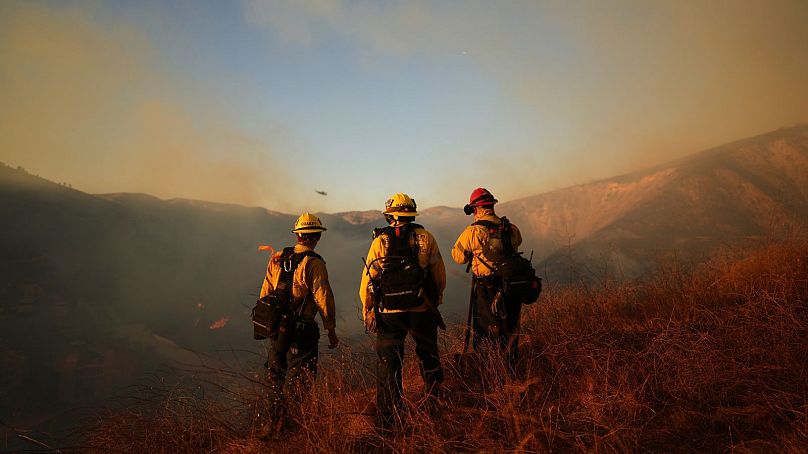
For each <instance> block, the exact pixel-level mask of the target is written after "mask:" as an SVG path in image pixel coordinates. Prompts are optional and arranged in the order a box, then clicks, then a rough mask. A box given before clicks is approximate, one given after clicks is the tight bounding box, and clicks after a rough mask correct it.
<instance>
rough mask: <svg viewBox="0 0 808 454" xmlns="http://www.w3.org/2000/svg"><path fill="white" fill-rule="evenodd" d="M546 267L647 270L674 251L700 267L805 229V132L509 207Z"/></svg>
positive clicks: (560, 273)
mask: <svg viewBox="0 0 808 454" xmlns="http://www.w3.org/2000/svg"><path fill="white" fill-rule="evenodd" d="M497 211H498V212H500V213H503V214H506V215H508V216H509V217H510V218H511V219H513V220H514V222H517V223H518V224H519V225H520V227H522V230H523V231H524V233H525V236H526V237H527V239H528V240H529V242H530V243H532V244H533V245H535V247H537V253H538V254H539V258H540V259H543V260H544V263H543V264H542V267H543V268H545V269H546V270H548V272H549V273H550V274H554V275H556V276H557V277H565V278H566V277H568V276H565V275H564V273H565V272H566V270H567V268H568V267H569V252H570V250H569V249H567V246H571V247H572V248H571V253H572V256H573V260H574V261H575V262H576V263H577V265H586V266H590V267H593V268H594V269H601V270H602V269H603V267H604V266H606V265H607V264H608V265H612V266H614V267H618V268H619V270H618V271H622V272H624V273H625V274H626V275H628V276H634V275H637V274H638V273H642V272H644V271H647V270H649V269H650V268H652V267H653V265H654V263H655V259H656V257H657V256H658V255H659V254H663V253H669V252H671V251H672V250H676V251H677V253H678V254H679V255H680V256H681V257H684V258H688V259H695V260H699V259H701V258H704V257H705V255H707V254H708V253H709V252H710V251H712V250H714V249H715V248H716V247H717V246H720V245H725V244H738V243H741V242H744V241H747V240H749V239H754V238H760V237H782V236H784V235H788V234H792V233H796V232H805V231H806V229H807V228H808V126H806V125H801V126H796V127H791V128H784V129H779V130H776V131H773V132H771V133H768V134H763V135H760V136H757V137H752V138H749V139H745V140H740V141H737V142H733V143H730V144H727V145H724V146H721V147H717V148H713V149H710V150H707V151H703V152H701V153H697V154H695V155H692V156H689V157H687V158H685V159H681V160H678V161H674V162H671V163H668V164H665V165H660V166H657V167H655V168H652V169H648V170H646V171H641V172H636V173H632V174H628V175H623V176H620V177H615V178H609V179H605V180H600V181H597V182H593V183H589V184H583V185H578V186H573V187H569V188H564V189H559V190H557V191H552V192H549V193H545V194H540V195H536V196H532V197H526V198H523V199H519V200H514V201H510V202H505V203H502V204H499V205H498V206H497Z"/></svg>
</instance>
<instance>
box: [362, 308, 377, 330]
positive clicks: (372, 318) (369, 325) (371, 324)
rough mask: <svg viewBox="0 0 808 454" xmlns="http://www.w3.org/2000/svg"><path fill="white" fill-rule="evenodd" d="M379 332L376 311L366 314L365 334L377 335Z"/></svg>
mask: <svg viewBox="0 0 808 454" xmlns="http://www.w3.org/2000/svg"><path fill="white" fill-rule="evenodd" d="M378 331H379V329H378V327H377V326H376V311H369V312H366V313H365V332H366V333H368V334H376V333H377V332H378Z"/></svg>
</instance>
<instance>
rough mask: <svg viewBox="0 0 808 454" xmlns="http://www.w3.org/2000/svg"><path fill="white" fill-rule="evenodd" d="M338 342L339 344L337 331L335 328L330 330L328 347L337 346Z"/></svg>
mask: <svg viewBox="0 0 808 454" xmlns="http://www.w3.org/2000/svg"><path fill="white" fill-rule="evenodd" d="M337 344H339V338H338V337H337V332H336V331H334V330H333V329H330V330H328V348H336V347H337Z"/></svg>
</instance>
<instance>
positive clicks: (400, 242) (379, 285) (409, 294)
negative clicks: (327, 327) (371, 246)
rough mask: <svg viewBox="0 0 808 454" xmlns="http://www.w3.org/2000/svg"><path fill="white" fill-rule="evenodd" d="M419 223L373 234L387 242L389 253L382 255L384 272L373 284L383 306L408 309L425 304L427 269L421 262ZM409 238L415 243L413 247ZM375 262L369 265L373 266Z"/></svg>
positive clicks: (386, 229) (381, 265)
mask: <svg viewBox="0 0 808 454" xmlns="http://www.w3.org/2000/svg"><path fill="white" fill-rule="evenodd" d="M420 227H421V226H420V225H418V224H409V223H408V224H404V225H402V226H398V227H393V226H389V227H384V228H381V229H375V230H374V232H373V237H374V238H376V237H382V241H385V242H386V243H387V255H386V256H384V257H379V258H377V259H375V260H374V261H373V262H376V261H378V262H379V263H380V267H381V273H380V274H379V277H378V278H377V282H376V284H375V285H374V288H375V292H374V293H376V295H375V298H376V302H377V303H378V304H379V307H380V308H382V309H393V310H397V309H409V308H412V307H416V306H420V305H421V304H422V303H423V297H424V289H425V286H426V271H425V270H424V269H423V268H421V265H420V264H419V263H418V241H417V240H416V238H415V232H414V230H415V229H416V228H420ZM410 241H412V242H413V246H410ZM373 262H371V263H369V264H368V266H372V265H373Z"/></svg>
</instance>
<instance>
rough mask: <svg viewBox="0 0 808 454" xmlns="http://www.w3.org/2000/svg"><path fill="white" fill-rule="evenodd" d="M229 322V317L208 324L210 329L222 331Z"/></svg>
mask: <svg viewBox="0 0 808 454" xmlns="http://www.w3.org/2000/svg"><path fill="white" fill-rule="evenodd" d="M229 321H230V317H228V316H225V317H222V318H220V319H219V320H216V321H215V322H213V323H211V324H210V329H222V328H224V327H225V325H227V322H229Z"/></svg>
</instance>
